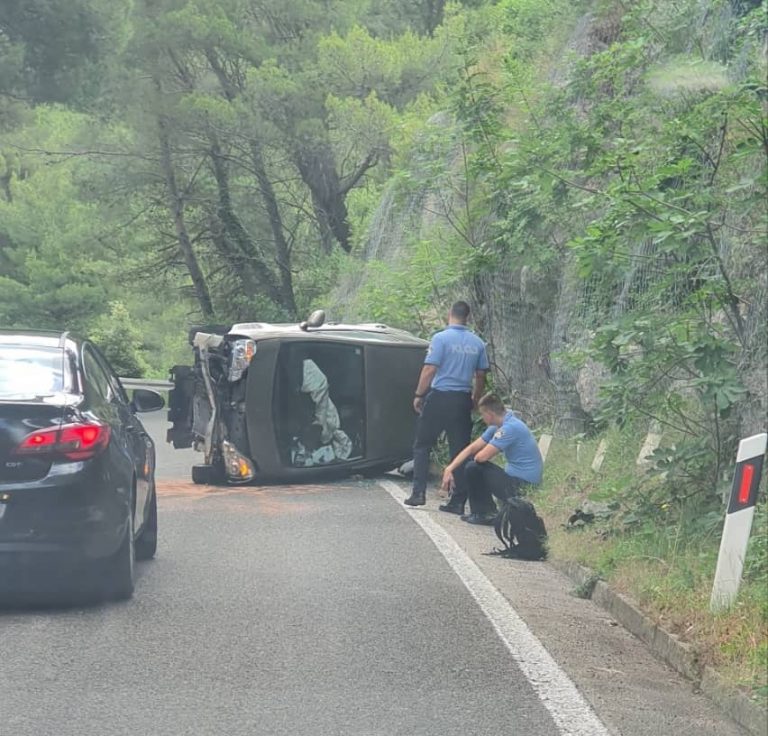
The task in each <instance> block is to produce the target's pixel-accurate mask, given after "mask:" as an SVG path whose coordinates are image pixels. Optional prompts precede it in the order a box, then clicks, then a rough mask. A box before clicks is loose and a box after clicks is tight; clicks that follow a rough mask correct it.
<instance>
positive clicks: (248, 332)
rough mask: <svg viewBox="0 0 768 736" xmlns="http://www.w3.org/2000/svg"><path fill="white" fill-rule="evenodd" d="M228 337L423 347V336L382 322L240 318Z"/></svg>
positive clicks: (424, 341) (425, 343)
mask: <svg viewBox="0 0 768 736" xmlns="http://www.w3.org/2000/svg"><path fill="white" fill-rule="evenodd" d="M227 336H228V337H248V338H251V339H252V340H263V339H274V338H281V337H286V338H291V339H306V340H329V339H336V340H339V339H341V340H344V341H349V342H368V343H379V344H381V343H385V344H386V343H389V344H396V345H414V346H418V347H424V346H425V345H427V341H426V340H422V339H421V338H419V337H416V336H415V335H413V334H411V333H410V332H406V331H405V330H398V329H396V328H394V327H389V326H387V325H383V324H367V323H366V324H338V323H335V322H326V323H325V324H324V325H323V326H322V327H311V328H308V329H302V327H301V326H300V325H297V324H271V323H268V322H243V323H240V324H236V325H233V326H232V328H231V329H230V330H229V332H228V333H227Z"/></svg>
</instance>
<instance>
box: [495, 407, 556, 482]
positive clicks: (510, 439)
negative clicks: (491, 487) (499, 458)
mask: <svg viewBox="0 0 768 736" xmlns="http://www.w3.org/2000/svg"><path fill="white" fill-rule="evenodd" d="M483 440H484V441H485V442H487V443H488V444H489V445H491V446H492V447H495V448H496V449H497V450H499V451H501V452H503V453H504V457H505V458H506V460H507V464H506V467H505V468H504V471H505V472H506V474H507V475H510V476H512V477H513V478H520V480H524V481H527V482H528V483H534V484H538V483H541V474H542V470H543V465H544V463H543V461H542V459H541V453H540V452H539V446H538V445H537V444H536V438H535V437H534V436H533V435H532V434H531V430H530V429H528V427H527V426H526V424H525V422H522V421H520V420H519V419H518V418H517V417H516V416H515V415H514V414H513V413H512V412H511V411H509V412H507V413H506V415H505V416H504V422H503V423H502V425H501V426H500V427H496V426H491V427H488V429H486V430H485V432H483Z"/></svg>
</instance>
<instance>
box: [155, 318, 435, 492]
mask: <svg viewBox="0 0 768 736" xmlns="http://www.w3.org/2000/svg"><path fill="white" fill-rule="evenodd" d="M190 344H191V346H192V348H193V351H194V357H195V360H194V365H192V366H176V367H175V368H174V369H173V371H172V375H171V378H172V381H173V386H174V388H173V390H172V391H171V394H170V398H169V406H170V411H169V419H170V421H171V423H172V425H173V426H172V428H171V429H170V431H169V433H168V440H169V441H170V442H172V443H173V445H174V447H176V448H185V447H195V449H197V450H199V451H201V452H202V453H204V457H205V460H204V462H203V463H201V464H200V465H197V466H195V467H194V468H193V473H192V478H193V480H194V481H195V482H198V483H218V482H222V483H224V482H226V483H254V482H289V483H302V482H307V481H314V480H317V479H322V478H330V477H334V476H336V477H338V476H343V475H350V474H355V473H362V474H367V475H373V474H376V473H378V472H382V471H386V470H390V469H392V468H395V467H397V466H398V465H400V464H401V463H403V462H404V461H406V460H408V459H410V458H411V456H412V445H413V432H414V427H415V421H416V414H415V413H414V411H413V392H414V390H415V388H416V384H417V383H418V379H419V373H420V371H421V367H422V365H423V363H424V357H425V355H426V351H427V347H428V343H427V342H426V341H425V340H421V339H419V338H417V337H415V336H414V335H412V334H410V333H408V332H404V331H403V330H397V329H393V328H391V327H387V326H386V325H381V324H351V325H344V324H336V323H326V322H325V314H324V313H323V312H321V311H318V312H316V313H315V314H313V315H312V317H310V319H309V320H308V321H306V322H303V323H301V324H300V325H297V324H267V323H263V322H250V323H243V324H236V325H229V326H228V325H223V326H215V327H207V328H195V329H193V330H191V332H190Z"/></svg>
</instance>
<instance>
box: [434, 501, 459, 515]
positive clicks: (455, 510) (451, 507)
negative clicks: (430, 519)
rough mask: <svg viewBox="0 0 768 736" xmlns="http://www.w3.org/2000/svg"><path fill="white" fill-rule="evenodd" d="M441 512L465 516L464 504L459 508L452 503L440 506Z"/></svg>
mask: <svg viewBox="0 0 768 736" xmlns="http://www.w3.org/2000/svg"><path fill="white" fill-rule="evenodd" d="M438 508H439V509H440V511H445V513H446V514H456V515H457V516H462V515H463V514H464V505H463V504H462V505H461V506H459V504H457V503H451V502H450V501H449V502H448V503H443V504H440V506H438Z"/></svg>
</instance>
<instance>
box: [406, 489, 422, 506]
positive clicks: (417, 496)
mask: <svg viewBox="0 0 768 736" xmlns="http://www.w3.org/2000/svg"><path fill="white" fill-rule="evenodd" d="M426 496H427V494H426V493H424V492H423V491H422V492H421V493H416V491H413V493H411V495H410V496H409V497H408V498H406V499H405V505H406V506H424V505H425V504H426V503H427V497H426Z"/></svg>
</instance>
